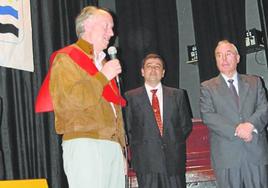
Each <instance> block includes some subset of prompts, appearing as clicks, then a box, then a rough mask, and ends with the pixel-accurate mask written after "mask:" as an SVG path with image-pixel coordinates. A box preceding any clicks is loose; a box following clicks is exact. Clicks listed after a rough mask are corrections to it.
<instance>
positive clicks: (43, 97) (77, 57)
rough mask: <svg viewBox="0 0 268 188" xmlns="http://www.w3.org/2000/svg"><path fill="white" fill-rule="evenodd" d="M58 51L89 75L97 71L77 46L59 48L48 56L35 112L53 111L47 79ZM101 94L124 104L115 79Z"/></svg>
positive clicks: (116, 102)
mask: <svg viewBox="0 0 268 188" xmlns="http://www.w3.org/2000/svg"><path fill="white" fill-rule="evenodd" d="M58 53H65V54H68V55H69V56H70V57H71V58H72V59H73V61H74V62H75V63H77V64H78V65H79V66H80V67H81V68H82V69H84V70H85V71H86V72H87V73H88V74H89V75H91V76H93V75H95V74H96V73H97V72H98V69H97V67H96V66H95V64H94V63H93V60H92V59H90V58H89V57H88V56H87V55H86V54H85V53H83V52H82V51H80V50H78V49H77V48H75V47H73V46H67V47H65V48H63V49H60V50H58V51H56V52H54V53H53V54H52V55H51V57H50V60H49V61H50V68H49V71H48V73H47V75H46V78H45V80H44V82H43V84H42V86H41V88H40V90H39V93H38V95H37V98H36V104H35V112H36V113H38V112H50V111H53V104H52V99H51V96H50V94H49V80H50V72H51V67H52V66H51V65H52V63H53V61H54V58H55V56H56V55H57V54H58ZM102 96H103V97H104V98H105V99H106V101H108V102H112V103H114V104H117V105H121V106H125V105H126V101H125V99H124V98H123V97H122V96H121V95H120V93H119V90H118V88H117V86H116V83H115V80H114V79H113V80H111V81H110V82H109V84H107V85H106V86H105V87H104V89H103V92H102Z"/></svg>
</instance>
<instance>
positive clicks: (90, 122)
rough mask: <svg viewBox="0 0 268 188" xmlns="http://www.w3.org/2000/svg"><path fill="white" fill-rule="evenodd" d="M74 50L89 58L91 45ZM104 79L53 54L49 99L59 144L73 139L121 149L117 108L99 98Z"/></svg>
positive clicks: (80, 44)
mask: <svg viewBox="0 0 268 188" xmlns="http://www.w3.org/2000/svg"><path fill="white" fill-rule="evenodd" d="M73 46H74V47H76V48H78V49H80V50H81V51H83V52H84V53H86V54H87V55H88V56H89V57H90V58H93V55H92V52H93V50H92V45H90V44H89V43H87V42H86V41H84V40H82V39H80V40H78V41H77V42H76V43H75V44H73ZM106 84H109V81H108V80H107V78H106V77H105V76H104V75H103V74H102V73H101V72H98V73H97V74H95V75H94V76H92V75H89V74H88V73H87V72H86V71H85V70H84V69H82V68H81V67H80V66H79V65H78V64H76V63H75V62H74V61H73V60H72V59H71V58H70V57H69V56H68V54H64V53H61V54H57V55H56V57H55V59H54V62H53V64H52V68H51V75H50V84H49V89H50V95H51V98H52V103H53V107H54V113H55V128H56V132H57V133H58V134H63V140H68V139H73V138H83V137H88V138H95V139H106V140H112V141H116V142H118V143H120V145H121V146H122V147H123V146H125V140H124V128H123V120H122V112H121V108H120V106H118V105H115V104H114V107H115V110H116V114H117V118H116V116H115V114H114V112H113V109H112V106H111V104H110V103H109V102H108V101H106V99H104V98H103V97H102V91H103V88H104V86H105V85H106Z"/></svg>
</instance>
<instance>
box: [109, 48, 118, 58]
mask: <svg viewBox="0 0 268 188" xmlns="http://www.w3.org/2000/svg"><path fill="white" fill-rule="evenodd" d="M108 54H109V56H110V59H116V54H117V50H116V48H115V47H114V46H110V47H109V48H108Z"/></svg>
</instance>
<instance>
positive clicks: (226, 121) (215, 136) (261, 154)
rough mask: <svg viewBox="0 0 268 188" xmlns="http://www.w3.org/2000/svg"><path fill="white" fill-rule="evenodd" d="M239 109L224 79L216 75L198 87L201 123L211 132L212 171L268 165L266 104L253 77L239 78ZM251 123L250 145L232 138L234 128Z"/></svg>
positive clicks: (255, 78) (233, 136) (261, 90)
mask: <svg viewBox="0 0 268 188" xmlns="http://www.w3.org/2000/svg"><path fill="white" fill-rule="evenodd" d="M238 88H239V99H240V108H239V109H238V108H237V107H236V104H235V102H234V100H233V98H232V96H231V94H230V91H229V88H228V85H227V84H226V82H225V80H224V78H223V77H222V76H221V75H219V76H218V77H215V78H213V79H211V80H208V81H205V82H203V83H202V84H201V96H200V110H201V116H202V119H203V122H204V123H205V124H206V125H207V126H208V127H209V130H210V145H211V158H212V165H213V167H214V168H215V169H218V168H230V167H237V166H239V165H240V162H241V161H242V159H246V160H247V161H249V162H250V163H254V164H257V165H264V164H267V163H268V145H267V139H266V132H265V126H266V125H267V122H268V104H267V99H266V95H265V91H264V88H263V86H262V83H261V80H260V79H259V78H258V77H256V76H249V75H241V74H238ZM241 122H250V123H252V124H253V125H254V126H255V128H256V129H257V131H258V133H257V134H256V133H253V140H252V142H249V143H246V142H244V141H243V140H242V139H240V138H238V137H236V136H235V135H234V133H235V129H236V126H237V125H238V124H239V123H241Z"/></svg>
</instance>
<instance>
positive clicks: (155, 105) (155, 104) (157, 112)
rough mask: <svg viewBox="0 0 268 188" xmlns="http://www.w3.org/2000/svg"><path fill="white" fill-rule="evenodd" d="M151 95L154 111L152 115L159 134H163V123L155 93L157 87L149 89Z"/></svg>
mask: <svg viewBox="0 0 268 188" xmlns="http://www.w3.org/2000/svg"><path fill="white" fill-rule="evenodd" d="M151 92H152V94H153V97H152V107H153V111H154V116H155V119H156V122H157V126H158V128H159V131H160V135H161V136H162V135H163V123H162V121H161V114H160V107H159V101H158V98H157V95H156V92H157V89H152V90H151Z"/></svg>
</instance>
